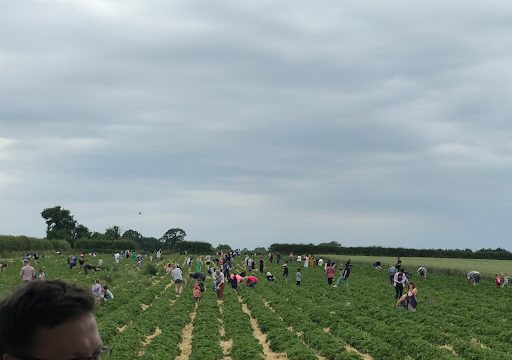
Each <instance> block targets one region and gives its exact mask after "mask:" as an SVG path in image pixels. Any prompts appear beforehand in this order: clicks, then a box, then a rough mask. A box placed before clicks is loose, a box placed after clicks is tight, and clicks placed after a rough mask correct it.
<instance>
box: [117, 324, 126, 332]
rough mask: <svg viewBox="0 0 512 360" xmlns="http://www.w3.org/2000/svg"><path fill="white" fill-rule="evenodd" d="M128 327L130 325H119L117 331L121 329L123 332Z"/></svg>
mask: <svg viewBox="0 0 512 360" xmlns="http://www.w3.org/2000/svg"><path fill="white" fill-rule="evenodd" d="M127 327H128V325H123V326H121V327H117V331H119V332H120V333H122V332H123V331H125V330H126V328H127Z"/></svg>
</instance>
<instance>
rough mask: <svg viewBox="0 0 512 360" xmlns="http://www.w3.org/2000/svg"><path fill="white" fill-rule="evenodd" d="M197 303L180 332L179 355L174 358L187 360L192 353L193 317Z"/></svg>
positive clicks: (194, 316)
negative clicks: (188, 320)
mask: <svg viewBox="0 0 512 360" xmlns="http://www.w3.org/2000/svg"><path fill="white" fill-rule="evenodd" d="M197 305H198V304H197V303H196V304H195V306H194V311H193V312H192V314H191V315H190V322H189V323H188V324H187V325H185V327H184V328H183V330H182V332H181V343H180V345H179V349H180V355H179V356H178V357H177V358H176V360H188V358H189V356H190V354H191V353H192V331H193V330H194V319H195V318H196V311H197Z"/></svg>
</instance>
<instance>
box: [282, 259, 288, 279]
mask: <svg viewBox="0 0 512 360" xmlns="http://www.w3.org/2000/svg"><path fill="white" fill-rule="evenodd" d="M283 277H284V280H285V281H286V282H288V264H287V263H286V262H285V263H284V264H283Z"/></svg>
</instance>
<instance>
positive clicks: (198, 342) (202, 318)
mask: <svg viewBox="0 0 512 360" xmlns="http://www.w3.org/2000/svg"><path fill="white" fill-rule="evenodd" d="M219 320H220V312H219V307H218V305H217V300H216V298H215V296H214V295H213V294H212V293H211V292H205V293H204V294H203V297H202V299H201V301H200V303H199V306H198V308H197V312H196V318H195V319H194V330H193V332H192V353H191V354H190V358H189V360H220V359H222V357H223V353H222V349H221V348H220V334H219V331H220V321H219Z"/></svg>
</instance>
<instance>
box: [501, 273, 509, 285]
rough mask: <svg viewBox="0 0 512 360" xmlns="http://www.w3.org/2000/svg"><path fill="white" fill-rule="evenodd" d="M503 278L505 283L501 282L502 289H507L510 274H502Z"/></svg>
mask: <svg viewBox="0 0 512 360" xmlns="http://www.w3.org/2000/svg"><path fill="white" fill-rule="evenodd" d="M501 275H502V277H503V281H502V282H501V287H505V286H507V285H508V274H505V273H503V274H501Z"/></svg>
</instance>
